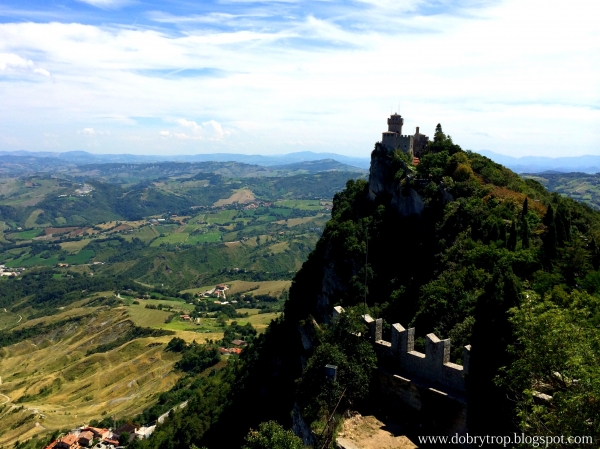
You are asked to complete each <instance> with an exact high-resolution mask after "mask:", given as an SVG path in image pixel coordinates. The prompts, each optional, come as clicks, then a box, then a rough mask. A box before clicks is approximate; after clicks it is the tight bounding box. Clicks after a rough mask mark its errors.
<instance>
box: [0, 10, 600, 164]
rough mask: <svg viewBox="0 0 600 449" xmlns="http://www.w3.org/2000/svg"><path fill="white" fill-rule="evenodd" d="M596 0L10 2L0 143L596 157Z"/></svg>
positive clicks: (0, 46) (599, 101)
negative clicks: (411, 148)
mask: <svg viewBox="0 0 600 449" xmlns="http://www.w3.org/2000/svg"><path fill="white" fill-rule="evenodd" d="M598 17H600V2H598V1H597V0H570V1H569V2H560V1H558V0H544V1H542V0H505V1H502V0H497V1H486V0H464V1H454V0H359V1H352V0H351V1H348V0H344V1H339V0H316V1H314V0H308V1H297V0H280V1H254V0H205V1H186V0H173V1H169V2H163V1H158V0H149V1H146V0H72V1H71V0H62V1H56V0H43V1H42V0H3V1H2V2H1V3H0V150H9V151H12V150H27V151H52V152H54V151H59V152H62V151H72V150H83V151H88V152H92V153H131V154H153V155H169V154H197V153H214V152H228V153H244V154H284V153H290V152H296V151H315V152H335V153H339V154H345V155H348V156H359V157H360V156H363V157H368V155H369V154H370V151H371V150H372V149H373V145H374V144H375V142H376V141H378V140H380V139H381V132H383V131H385V130H386V129H387V123H386V119H387V117H388V116H389V115H390V113H391V112H392V111H393V112H398V111H399V112H400V114H401V115H402V116H403V117H404V119H405V122H404V129H403V133H404V134H413V133H414V130H415V127H416V126H419V127H420V130H421V132H422V133H425V134H427V135H429V136H430V137H431V136H432V135H433V132H434V129H435V126H436V124H437V123H441V124H442V127H443V130H444V132H446V134H449V135H450V136H451V137H452V139H453V140H454V142H455V143H457V144H459V145H461V146H462V148H464V149H471V150H475V151H478V150H489V151H494V152H497V153H502V154H506V155H511V156H517V157H518V156H524V155H535V156H551V157H558V156H570V155H572V156H579V155H584V154H596V155H600V126H599V125H600V27H599V26H598V23H597V22H598V21H597V18H598Z"/></svg>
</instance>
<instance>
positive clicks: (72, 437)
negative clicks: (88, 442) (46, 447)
mask: <svg viewBox="0 0 600 449" xmlns="http://www.w3.org/2000/svg"><path fill="white" fill-rule="evenodd" d="M59 441H60V442H62V443H65V444H68V445H69V446H71V445H72V444H75V443H76V442H77V437H76V436H75V435H73V434H72V433H69V434H68V435H66V436H64V437H62V438H61V439H60V440H59Z"/></svg>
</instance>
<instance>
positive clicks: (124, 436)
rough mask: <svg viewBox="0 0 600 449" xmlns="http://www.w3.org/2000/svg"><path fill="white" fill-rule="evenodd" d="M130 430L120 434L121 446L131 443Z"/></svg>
mask: <svg viewBox="0 0 600 449" xmlns="http://www.w3.org/2000/svg"><path fill="white" fill-rule="evenodd" d="M129 437H130V435H129V432H123V433H122V434H121V435H119V444H120V445H121V446H126V445H127V444H128V443H129Z"/></svg>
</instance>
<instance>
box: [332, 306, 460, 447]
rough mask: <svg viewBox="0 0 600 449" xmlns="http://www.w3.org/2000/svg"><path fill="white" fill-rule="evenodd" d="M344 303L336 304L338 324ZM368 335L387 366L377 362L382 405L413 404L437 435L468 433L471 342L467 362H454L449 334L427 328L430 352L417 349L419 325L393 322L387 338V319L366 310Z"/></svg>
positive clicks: (391, 407)
mask: <svg viewBox="0 0 600 449" xmlns="http://www.w3.org/2000/svg"><path fill="white" fill-rule="evenodd" d="M342 313H344V309H343V308H342V307H341V306H337V307H334V308H333V317H332V322H333V323H334V325H335V322H336V320H337V319H338V317H339V315H340V314H342ZM363 320H364V322H365V324H366V325H367V326H368V327H369V337H370V340H371V343H372V344H373V346H374V348H375V351H376V352H377V355H378V358H379V360H380V362H381V363H382V366H380V367H379V368H378V373H377V381H378V382H377V387H378V389H379V392H378V395H379V396H378V398H379V403H380V405H381V406H382V407H383V408H386V409H388V410H390V411H394V410H396V411H397V410H401V409H407V410H414V411H416V412H417V415H416V418H415V419H417V420H418V421H419V423H420V424H419V425H420V426H421V425H422V426H423V430H424V431H425V430H427V431H431V432H436V433H437V434H438V435H449V436H454V435H456V434H459V435H465V434H466V433H467V432H468V429H467V402H466V388H465V375H466V374H467V373H468V371H469V355H470V349H471V348H470V346H466V347H465V349H464V365H463V366H461V365H457V364H455V363H451V362H450V340H449V339H446V340H440V339H439V338H438V337H437V336H436V335H435V334H428V335H427V337H426V339H427V341H426V347H425V353H424V354H423V353H421V352H418V351H415V350H414V342H415V330H414V328H411V329H405V328H404V327H403V326H401V325H400V324H398V323H395V324H393V325H392V329H391V340H392V341H385V340H383V338H382V334H383V320H382V319H381V318H379V319H373V318H372V317H371V316H369V315H364V316H363ZM432 434H433V433H432Z"/></svg>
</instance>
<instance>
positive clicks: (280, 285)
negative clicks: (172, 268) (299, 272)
mask: <svg viewBox="0 0 600 449" xmlns="http://www.w3.org/2000/svg"><path fill="white" fill-rule="evenodd" d="M220 283H222V284H226V285H227V286H229V290H227V292H226V293H227V295H234V294H236V293H251V294H253V295H272V296H280V295H281V293H282V292H283V291H285V290H289V289H290V286H291V285H292V281H262V282H251V281H241V280H232V281H227V280H223V281H222V282H220ZM214 287H215V284H210V285H205V286H203V287H199V288H191V289H187V290H183V291H182V292H181V293H192V294H196V293H199V292H204V291H206V290H209V289H211V288H214ZM250 310H253V309H250Z"/></svg>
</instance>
